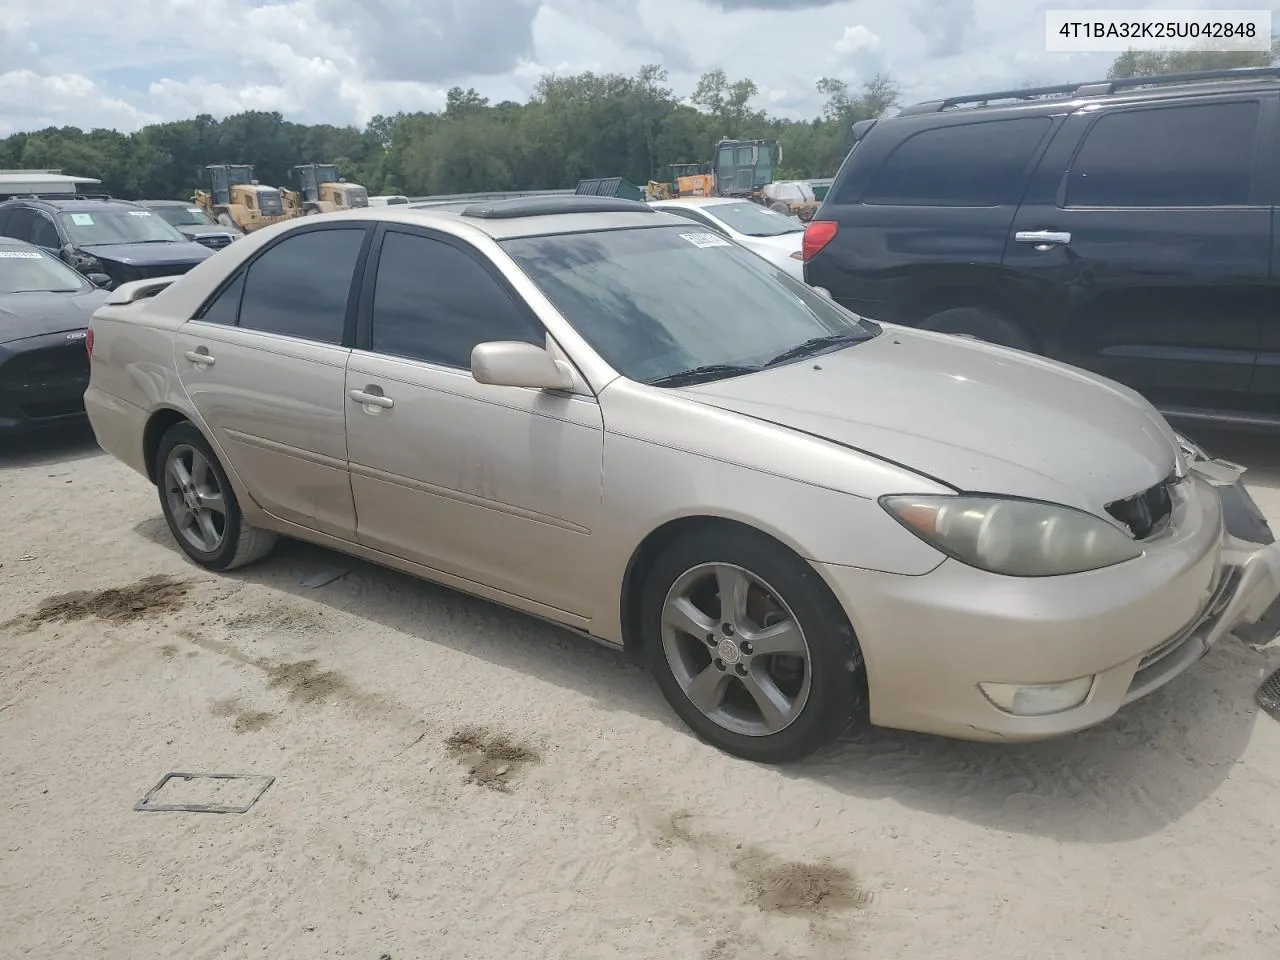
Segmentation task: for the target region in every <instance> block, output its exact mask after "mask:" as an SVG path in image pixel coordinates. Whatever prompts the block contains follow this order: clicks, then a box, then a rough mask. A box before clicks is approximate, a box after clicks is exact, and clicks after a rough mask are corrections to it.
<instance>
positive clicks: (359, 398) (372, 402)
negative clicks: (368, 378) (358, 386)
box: [347, 390, 395, 408]
mask: <svg viewBox="0 0 1280 960" xmlns="http://www.w3.org/2000/svg"><path fill="white" fill-rule="evenodd" d="M347 396H349V397H350V398H351V399H352V400H354V401H355V402H356V403H363V404H367V405H368V406H371V407H385V408H390V407H393V406H395V401H394V400H392V399H391V398H390V397H384V396H383V395H382V394H380V393H365V391H363V390H350V391H348V393H347Z"/></svg>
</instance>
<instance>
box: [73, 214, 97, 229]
mask: <svg viewBox="0 0 1280 960" xmlns="http://www.w3.org/2000/svg"><path fill="white" fill-rule="evenodd" d="M71 222H72V223H74V224H75V225H76V226H77V227H92V226H93V215H92V214H88V213H73V214H72V215H71Z"/></svg>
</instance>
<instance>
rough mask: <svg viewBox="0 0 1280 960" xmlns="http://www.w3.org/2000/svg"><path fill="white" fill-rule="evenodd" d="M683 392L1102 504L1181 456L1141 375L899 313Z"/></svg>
mask: <svg viewBox="0 0 1280 960" xmlns="http://www.w3.org/2000/svg"><path fill="white" fill-rule="evenodd" d="M679 392H680V393H681V394H682V395H684V396H685V397H687V398H689V399H693V400H697V401H698V402H701V403H705V404H709V405H711V406H715V407H719V408H721V409H725V410H731V411H734V412H737V413H740V414H744V415H746V416H750V417H754V418H757V419H759V420H764V421H768V422H771V423H774V424H778V425H780V426H783V427H788V428H791V429H794V430H798V431H802V432H804V433H808V434H812V435H815V436H818V437H821V438H824V439H828V440H831V441H834V442H836V443H839V444H842V445H844V446H848V447H852V448H855V449H858V450H861V451H864V452H866V453H869V454H871V455H873V456H877V457H879V458H881V459H884V460H888V461H891V462H893V463H896V464H899V465H901V466H904V467H907V468H909V469H911V470H913V471H915V472H917V473H921V474H923V475H925V476H928V477H931V478H933V479H935V480H939V481H941V482H943V483H945V484H946V485H948V486H951V487H954V488H955V489H957V490H961V491H968V492H981V493H992V494H1003V495H1007V496H1017V497H1027V498H1031V499H1036V500H1045V501H1049V502H1053V503H1061V504H1066V505H1068V506H1073V507H1077V508H1079V509H1083V510H1088V511H1089V512H1091V513H1095V514H1100V513H1102V511H1103V510H1104V508H1105V505H1106V504H1108V503H1110V502H1112V501H1114V500H1118V499H1122V498H1124V497H1128V496H1131V495H1133V494H1135V493H1137V492H1139V491H1141V490H1145V489H1146V488H1148V487H1151V486H1154V485H1155V484H1157V483H1159V482H1161V481H1162V480H1165V479H1166V478H1168V477H1169V475H1170V474H1171V473H1172V472H1173V470H1174V468H1175V464H1176V458H1177V446H1176V442H1175V441H1174V438H1173V432H1172V430H1171V429H1170V428H1169V426H1168V424H1167V423H1165V421H1164V418H1163V417H1161V415H1160V414H1159V413H1158V412H1157V411H1156V410H1155V408H1154V407H1152V406H1151V405H1150V404H1149V403H1147V401H1145V400H1143V399H1142V398H1141V397H1140V396H1139V395H1138V394H1137V393H1135V392H1134V391H1132V390H1130V389H1128V388H1127V387H1123V386H1121V385H1119V384H1117V383H1114V382H1112V381H1110V380H1106V379H1104V378H1102V377H1097V376H1094V375H1093V374H1090V373H1087V372H1085V371H1083V370H1079V369H1077V368H1074V367H1069V366H1067V365H1065V364H1060V363H1056V362H1054V361H1051V360H1046V359H1043V358H1041V357H1035V356H1032V355H1030V354H1025V353H1020V352H1018V351H1014V350H1007V349H1004V348H1000V347H993V346H990V345H988V344H984V343H979V342H977V341H973V340H967V339H963V338H959V337H951V336H947V335H944V334H928V333H921V332H918V331H914V330H909V329H906V328H902V327H894V326H891V325H885V326H884V330H883V332H882V333H881V334H880V335H879V336H877V337H874V338H873V339H871V340H868V341H866V342H865V343H861V344H858V345H856V346H852V347H849V348H846V349H843V350H840V351H837V352H834V353H827V354H822V355H819V356H816V357H813V358H811V359H808V360H803V361H799V362H796V363H791V364H788V365H786V366H782V367H777V368H774V369H772V370H764V371H761V372H760V373H755V374H749V375H747V376H743V377H735V378H733V379H730V380H721V381H717V382H714V383H708V384H701V385H698V386H692V387H686V388H682V389H681V390H680V391H679ZM885 492H886V493H893V492H902V493H910V492H911V491H909V490H904V491H885Z"/></svg>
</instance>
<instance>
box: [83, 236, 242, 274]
mask: <svg viewBox="0 0 1280 960" xmlns="http://www.w3.org/2000/svg"><path fill="white" fill-rule="evenodd" d="M221 232H222V233H226V232H227V231H226V230H223V231H221ZM82 249H83V250H84V252H85V253H88V254H90V255H92V256H95V257H97V258H98V259H99V260H114V261H115V262H116V263H123V264H127V265H128V266H131V267H163V266H166V265H168V264H171V263H198V262H199V261H201V260H204V259H206V258H207V257H210V256H212V255H213V251H211V250H210V249H209V248H208V247H206V246H204V245H202V244H199V243H196V242H194V241H190V240H188V241H179V240H174V241H173V242H171V243H168V242H167V243H95V244H85V245H84V247H83V248H82Z"/></svg>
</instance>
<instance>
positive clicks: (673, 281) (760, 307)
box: [502, 226, 879, 383]
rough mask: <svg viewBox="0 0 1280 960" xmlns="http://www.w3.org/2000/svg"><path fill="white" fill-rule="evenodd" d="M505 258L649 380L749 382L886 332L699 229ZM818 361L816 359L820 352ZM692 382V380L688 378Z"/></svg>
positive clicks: (626, 366)
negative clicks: (759, 372)
mask: <svg viewBox="0 0 1280 960" xmlns="http://www.w3.org/2000/svg"><path fill="white" fill-rule="evenodd" d="M502 246H503V248H504V249H505V250H506V252H507V253H508V254H509V255H510V256H511V257H512V259H513V260H514V261H515V262H516V263H517V264H518V265H519V266H520V268H521V269H522V270H524V272H525V273H526V274H528V275H529V277H530V278H531V279H532V280H533V282H534V283H536V284H537V285H538V287H539V288H541V290H542V292H543V293H544V294H545V295H546V296H547V298H548V299H549V300H550V301H551V302H552V303H553V304H554V305H555V306H556V309H557V310H559V311H560V313H561V314H562V315H563V316H564V317H565V319H566V320H567V321H568V322H569V323H570V324H572V325H573V327H574V329H576V330H577V331H578V333H579V334H580V335H581V336H582V338H583V339H584V340H586V341H587V342H588V343H589V344H590V345H591V347H592V349H594V350H595V351H596V352H597V353H598V354H600V356H601V357H602V358H604V360H605V361H606V362H607V363H608V364H609V365H610V366H612V367H613V368H614V369H615V370H617V371H618V372H619V373H621V374H623V375H624V376H626V377H629V378H630V379H632V380H638V381H642V382H646V383H653V382H655V381H661V380H664V379H665V378H669V377H684V376H686V375H691V374H693V372H694V371H695V370H700V371H701V372H703V373H706V374H707V375H708V376H716V375H718V374H721V373H722V374H723V375H725V376H731V375H733V374H735V373H747V372H751V371H752V370H755V369H760V368H762V367H763V366H766V365H769V364H771V363H773V362H783V359H784V358H786V357H788V356H790V357H792V358H794V359H799V356H798V355H796V354H795V353H794V351H796V350H797V349H798V348H803V347H804V345H806V344H814V345H815V346H816V345H817V344H819V343H820V342H821V343H829V344H830V345H832V346H834V345H837V344H850V343H856V342H860V341H863V340H867V339H870V338H871V337H873V336H875V335H876V334H877V333H879V327H878V326H876V325H875V324H873V323H870V322H868V321H865V320H862V319H861V318H859V317H856V316H854V315H853V314H851V313H849V312H848V311H846V310H844V309H842V308H841V307H838V306H836V305H835V304H834V303H832V302H831V301H830V300H828V299H826V298H825V297H822V296H821V295H819V294H818V293H817V292H815V291H814V290H813V289H811V288H810V287H807V286H805V285H804V284H803V283H800V282H798V281H796V280H793V279H791V278H790V277H789V276H787V275H786V274H785V273H783V272H782V271H781V270H777V269H765V268H762V267H761V261H760V258H759V257H757V256H756V255H755V254H753V253H750V252H749V251H747V250H744V249H742V248H741V247H739V246H738V245H737V244H734V243H732V242H730V241H728V240H725V239H724V238H723V237H721V236H719V235H718V234H714V233H710V232H708V231H703V230H699V229H698V228H696V227H693V226H688V227H686V226H670V227H667V226H664V227H648V228H639V229H629V230H607V231H598V232H593V233H575V234H564V235H560V236H546V237H529V238H523V239H518V240H507V241H504V242H503V244H502ZM815 352H816V350H815ZM689 382H693V381H689Z"/></svg>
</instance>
